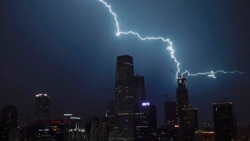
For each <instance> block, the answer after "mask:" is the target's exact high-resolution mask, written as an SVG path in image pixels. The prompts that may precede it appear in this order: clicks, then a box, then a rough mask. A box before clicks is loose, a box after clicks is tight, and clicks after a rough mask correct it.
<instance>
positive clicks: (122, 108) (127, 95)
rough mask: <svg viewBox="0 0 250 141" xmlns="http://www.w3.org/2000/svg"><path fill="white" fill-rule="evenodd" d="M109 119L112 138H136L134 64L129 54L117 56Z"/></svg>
mask: <svg viewBox="0 0 250 141" xmlns="http://www.w3.org/2000/svg"><path fill="white" fill-rule="evenodd" d="M111 103H112V104H111V106H110V109H109V116H108V117H112V118H111V119H110V121H109V123H110V124H111V132H110V140H123V139H124V140H133V138H134V123H133V118H134V109H135V87H134V65H133V58H132V57H131V56H129V55H122V56H118V57H117V64H116V77H115V100H114V101H113V102H111Z"/></svg>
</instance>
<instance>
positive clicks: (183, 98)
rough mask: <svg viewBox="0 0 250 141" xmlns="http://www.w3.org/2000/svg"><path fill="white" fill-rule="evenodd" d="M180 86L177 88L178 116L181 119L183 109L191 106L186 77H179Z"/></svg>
mask: <svg viewBox="0 0 250 141" xmlns="http://www.w3.org/2000/svg"><path fill="white" fill-rule="evenodd" d="M177 84H178V87H177V89H176V99H177V117H178V118H179V119H180V120H181V118H182V109H183V108H186V107H189V100H188V89H187V88H186V78H184V77H179V78H178V79H177Z"/></svg>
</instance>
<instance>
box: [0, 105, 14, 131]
mask: <svg viewBox="0 0 250 141" xmlns="http://www.w3.org/2000/svg"><path fill="white" fill-rule="evenodd" d="M0 119H1V122H2V123H3V124H4V125H6V126H7V127H8V128H12V127H14V128H16V127H17V125H18V111H17V109H16V107H15V106H12V105H7V106H5V107H4V108H3V109H2V110H1V116H0Z"/></svg>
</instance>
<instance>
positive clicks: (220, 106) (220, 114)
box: [213, 102, 233, 141]
mask: <svg viewBox="0 0 250 141" xmlns="http://www.w3.org/2000/svg"><path fill="white" fill-rule="evenodd" d="M213 117H214V131H215V139H216V141H231V140H232V139H233V109H232V103H231V102H216V103H213Z"/></svg>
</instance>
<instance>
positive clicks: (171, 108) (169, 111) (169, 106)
mask: <svg viewBox="0 0 250 141" xmlns="http://www.w3.org/2000/svg"><path fill="white" fill-rule="evenodd" d="M164 119H165V124H166V125H174V124H175V122H176V101H174V100H168V101H165V103H164Z"/></svg>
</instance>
